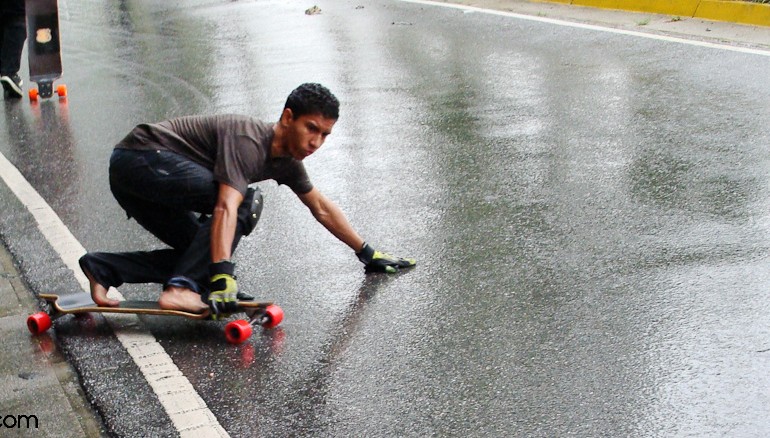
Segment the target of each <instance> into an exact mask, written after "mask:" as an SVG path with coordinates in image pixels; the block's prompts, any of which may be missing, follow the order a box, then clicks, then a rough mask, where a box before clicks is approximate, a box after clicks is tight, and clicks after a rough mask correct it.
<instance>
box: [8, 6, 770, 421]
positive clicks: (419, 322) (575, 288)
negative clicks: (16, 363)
mask: <svg viewBox="0 0 770 438" xmlns="http://www.w3.org/2000/svg"><path fill="white" fill-rule="evenodd" d="M171 3H174V4H171ZM176 3H177V2H165V1H153V2H150V1H145V2H138V1H137V2H133V1H112V2H104V1H101V0H66V1H65V0H61V19H62V32H63V46H64V48H65V49H64V66H65V78H64V81H63V82H65V83H66V84H67V85H68V87H69V89H70V96H69V98H68V100H67V101H66V103H59V102H57V101H55V100H54V101H46V102H43V103H42V104H40V105H37V106H30V104H29V103H28V102H27V101H26V100H23V101H21V102H8V101H6V103H5V111H4V117H0V148H1V149H0V152H2V153H3V154H4V155H5V156H6V157H8V159H9V160H11V161H12V162H13V163H14V164H15V165H16V166H17V167H18V168H19V169H20V170H21V171H22V172H23V174H24V175H25V177H26V178H27V179H28V180H29V181H30V182H31V183H32V184H33V185H34V186H35V187H36V188H37V190H38V191H39V192H40V194H41V195H42V196H43V197H44V198H45V199H46V200H47V201H48V203H49V204H50V205H51V206H52V207H53V208H54V210H55V211H56V212H57V213H58V214H59V216H60V217H61V218H62V220H63V221H64V223H65V224H66V225H67V226H68V227H69V228H70V230H71V231H72V233H73V234H74V235H75V237H76V238H77V239H78V240H79V241H80V242H81V243H82V244H83V246H84V247H86V248H87V249H89V250H115V251H118V250H126V249H142V248H152V247H155V246H157V245H158V243H157V242H156V241H154V240H153V238H151V237H150V236H149V235H148V234H147V233H145V232H144V231H143V230H141V229H140V228H139V227H138V226H137V225H136V224H135V223H134V222H133V221H126V220H125V215H124V213H122V211H121V210H120V209H119V207H118V206H117V204H116V203H115V201H114V200H113V199H112V196H111V195H110V193H109V189H108V187H107V175H106V170H107V160H108V157H109V154H110V152H111V148H112V146H113V145H114V144H115V143H117V142H118V141H119V140H120V139H121V138H122V136H123V135H125V134H126V133H127V132H128V131H129V130H130V129H131V128H132V127H133V126H134V125H135V124H137V123H140V122H145V121H157V120H161V119H165V118H168V117H173V116H180V115H186V114H198V113H223V112H237V113H247V114H252V115H255V116H258V117H261V118H264V119H266V120H274V119H277V117H278V115H279V113H280V110H281V108H282V105H283V102H284V100H285V97H286V95H287V94H288V93H289V92H290V91H291V90H292V89H293V88H294V87H295V86H296V85H298V84H299V83H302V82H307V81H317V82H321V83H324V84H325V85H327V86H328V87H329V88H330V89H332V91H334V92H335V93H336V94H337V96H338V97H339V98H340V100H341V102H342V110H341V118H340V121H339V122H338V123H337V125H336V126H335V129H334V133H333V135H332V136H331V137H330V138H329V140H328V142H327V143H326V145H325V146H324V147H323V148H322V149H321V151H320V152H318V153H317V154H316V155H314V156H313V157H311V158H309V159H308V160H307V161H306V165H307V167H308V170H309V173H310V176H311V179H312V180H313V182H314V183H315V185H316V186H317V187H319V188H320V189H321V191H323V192H324V193H325V194H326V195H327V196H329V197H330V198H332V199H334V200H335V201H337V202H338V203H339V204H340V206H341V207H342V208H343V210H344V211H345V212H346V213H347V215H348V217H349V219H350V220H351V222H352V223H353V224H354V226H355V227H356V228H357V229H358V230H359V231H360V233H361V234H362V235H363V236H364V237H365V238H366V239H367V240H368V241H370V242H372V243H373V244H374V245H375V246H376V247H378V248H379V249H383V250H386V251H389V252H393V253H395V254H398V255H403V256H410V257H415V258H417V259H418V262H419V265H418V267H417V268H415V269H413V270H411V271H409V272H405V273H402V274H399V275H395V276H377V275H371V276H366V275H364V273H363V271H362V267H361V265H360V263H359V262H358V261H357V260H356V258H355V257H354V255H353V254H352V253H351V252H350V251H349V250H348V249H347V248H346V247H345V246H344V245H342V244H340V243H338V242H337V241H336V240H335V239H334V238H333V237H331V236H330V235H329V234H328V233H326V232H325V230H323V229H322V227H321V226H320V225H318V224H316V223H315V222H314V220H313V219H312V217H311V216H310V214H309V213H308V212H307V211H306V209H305V208H303V207H302V205H301V203H300V202H299V201H298V200H297V199H296V198H295V197H294V196H293V195H292V194H291V192H290V191H289V190H288V189H287V188H285V187H280V188H279V187H278V186H277V185H275V183H262V184H261V185H260V186H261V187H262V188H263V189H264V190H265V192H266V199H265V202H266V208H265V211H264V213H263V216H262V220H261V222H260V224H259V226H258V228H257V231H256V232H255V233H254V234H252V236H250V237H248V238H246V239H245V240H244V241H242V243H241V245H240V246H239V248H238V251H237V253H236V262H237V265H238V274H239V285H240V287H241V288H242V289H244V290H247V291H250V292H253V293H255V294H257V295H258V296H259V297H260V298H261V299H272V300H275V301H277V302H278V303H280V305H281V306H282V307H283V309H284V311H285V312H286V317H285V321H284V323H283V324H282V326H281V327H280V328H278V329H276V330H273V331H270V332H264V333H263V332H261V331H259V330H258V331H257V332H256V333H255V335H254V336H253V338H252V339H251V340H250V341H249V342H248V343H246V344H244V345H240V346H231V345H227V344H226V343H224V342H223V339H222V333H221V329H222V324H218V323H213V322H208V323H198V322H194V321H187V320H182V319H174V318H152V317H149V318H142V320H143V322H144V324H145V325H146V327H147V328H149V329H150V330H151V331H152V333H153V334H154V335H155V337H156V338H157V339H158V340H159V342H160V343H161V345H162V346H163V347H164V348H165V350H166V351H167V352H168V353H169V355H170V356H171V357H172V358H173V360H174V362H175V363H176V365H177V366H178V367H179V368H180V370H182V372H183V373H184V374H185V376H187V378H188V379H189V380H190V382H191V383H192V384H193V385H194V387H195V389H196V390H197V391H198V393H199V394H200V395H201V397H202V398H203V399H204V400H205V402H206V403H207V405H208V406H209V408H210V409H211V410H212V411H213V412H214V413H215V414H216V416H217V418H218V420H219V422H220V423H221V424H222V425H223V426H224V428H225V429H226V430H227V431H228V432H229V433H230V434H231V435H232V436H273V435H277V436H287V435H296V436H427V435H434V436H463V435H468V436H511V435H513V436H570V435H574V436H640V435H644V436H682V435H693V436H721V435H731V436H761V435H766V434H767V433H768V432H770V421H769V420H768V419H767V406H768V405H770V403H769V402H770V400H768V399H769V398H770V378H768V375H767V373H766V370H767V368H768V366H770V322H769V321H768V317H767V313H768V309H769V307H770V306H768V304H767V301H768V300H767V290H768V286H770V284H769V283H770V276H768V274H767V272H768V269H769V268H770V257H769V255H770V251H769V250H770V245H769V243H768V242H770V177H769V176H768V175H770V160H769V159H768V144H770V134H769V133H768V132H770V131H768V129H767V127H768V126H770V105H768V102H770V86H768V85H767V82H766V81H764V80H763V78H765V77H766V76H767V72H768V71H770V58H769V57H765V56H757V55H750V54H742V53H735V52H730V51H725V50H719V49H713V48H703V47H695V46H688V45H684V44H680V43H674V42H666V41H654V40H649V39H643V38H639V37H634V36H627V35H615V34H608V33H603V32H597V31H591V30H581V29H575V28H567V27H561V26H557V25H554V24H547V23H537V22H530V21H523V20H519V19H515V18H511V17H502V16H492V15H486V14H481V13H463V12H462V11H459V10H450V9H444V8H439V7H434V6H420V5H415V4H407V3H399V2H379V1H364V0H362V1H355V2H349V1H342V2H334V3H329V4H322V5H320V6H321V8H322V10H323V12H322V13H321V14H320V15H313V16H308V15H305V14H304V10H305V9H306V8H307V7H309V6H312V5H311V4H308V3H302V2H296V1H289V2H278V1H268V2H262V1H260V2H256V1H242V2H229V1H219V0H217V1H214V0H208V1H185V2H178V3H182V5H177V4H176ZM0 201H1V202H2V203H3V205H5V206H6V211H5V213H4V214H3V215H0V231H1V232H2V236H3V238H4V240H5V241H6V242H7V243H8V245H9V247H10V248H11V250H12V251H13V252H14V254H15V256H16V257H17V259H18V260H19V261H20V263H21V267H22V270H23V271H24V272H25V273H26V275H27V277H28V281H29V283H30V285H31V286H32V287H33V288H34V289H35V290H36V291H38V292H45V291H48V292H51V291H57V292H61V293H64V292H68V291H74V290H76V289H77V285H76V283H75V281H74V279H73V278H72V277H71V274H69V273H68V271H67V270H66V268H64V267H63V266H62V265H61V262H60V261H58V260H57V259H56V257H55V256H54V255H52V252H51V250H50V248H49V247H48V246H47V244H46V243H45V242H44V241H43V240H42V238H41V237H40V236H39V233H38V232H37V231H36V230H35V228H34V226H33V225H31V224H30V223H29V218H28V214H27V213H25V211H24V208H23V207H22V206H21V204H20V203H19V202H18V201H17V200H15V199H14V198H13V197H12V195H10V194H9V192H8V190H7V188H5V187H1V188H0ZM157 289H158V288H157V287H154V286H151V287H147V286H126V287H123V288H121V291H122V292H123V294H124V295H126V296H127V297H130V298H133V299H153V298H155V297H157V293H158V290H157ZM56 338H57V340H58V342H59V344H60V346H61V348H62V349H64V350H65V351H66V352H67V354H68V355H69V357H70V360H71V361H72V362H73V363H74V364H75V366H76V367H77V368H78V370H79V372H80V373H81V375H82V377H83V380H84V382H83V385H84V387H85V388H86V391H87V392H88V393H89V395H90V396H91V397H92V398H93V399H94V401H95V404H96V405H97V407H98V409H99V410H100V412H101V413H102V415H103V416H104V417H105V421H106V423H107V425H108V427H109V428H110V430H111V431H112V432H113V433H115V434H118V435H126V436H132V435H137V436H138V435H142V434H146V433H150V434H163V435H165V434H169V433H173V430H172V429H171V425H170V423H169V421H168V418H166V417H165V416H164V414H163V413H162V409H161V408H160V407H159V405H158V403H157V402H156V401H155V400H154V397H153V395H152V393H151V391H150V389H149V387H148V386H147V385H146V384H145V382H143V380H142V377H141V376H138V375H137V370H136V367H135V366H134V365H133V364H132V362H131V360H130V358H128V356H127V355H126V354H125V352H123V351H122V348H121V346H120V344H118V343H117V341H115V339H114V338H113V337H112V336H111V335H110V331H109V328H108V327H106V326H105V325H104V324H103V321H102V319H101V318H100V317H98V316H97V317H94V318H93V319H78V320H75V319H71V318H69V319H64V320H62V321H60V322H59V323H58V324H57V334H56ZM113 382H114V383H115V384H114V385H112V383H113Z"/></svg>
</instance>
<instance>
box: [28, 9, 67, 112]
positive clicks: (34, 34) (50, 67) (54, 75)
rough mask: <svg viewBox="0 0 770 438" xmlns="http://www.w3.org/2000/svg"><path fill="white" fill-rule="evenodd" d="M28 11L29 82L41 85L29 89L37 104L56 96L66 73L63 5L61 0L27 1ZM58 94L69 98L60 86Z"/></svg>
mask: <svg viewBox="0 0 770 438" xmlns="http://www.w3.org/2000/svg"><path fill="white" fill-rule="evenodd" d="M26 8H27V41H28V45H27V54H28V58H29V80H30V81H31V82H36V83H37V86H38V88H32V89H30V90H29V99H30V100H31V101H33V102H34V101H37V100H38V98H39V97H41V98H44V99H47V98H49V97H51V96H53V92H54V87H53V83H54V81H56V80H57V79H59V78H60V77H61V74H62V63H61V39H60V36H59V4H58V1H57V0H26ZM56 94H58V95H59V97H60V98H62V97H65V96H67V86H66V85H63V84H61V85H59V86H57V87H56Z"/></svg>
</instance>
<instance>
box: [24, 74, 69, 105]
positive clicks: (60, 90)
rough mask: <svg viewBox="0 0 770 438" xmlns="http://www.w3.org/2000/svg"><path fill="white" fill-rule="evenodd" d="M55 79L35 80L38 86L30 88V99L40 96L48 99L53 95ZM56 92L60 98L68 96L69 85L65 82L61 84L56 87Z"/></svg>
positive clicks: (33, 99)
mask: <svg viewBox="0 0 770 438" xmlns="http://www.w3.org/2000/svg"><path fill="white" fill-rule="evenodd" d="M53 81H54V79H48V80H44V79H39V80H37V81H35V82H37V86H38V88H30V90H29V100H31V101H36V100H37V99H38V97H41V98H43V99H48V98H49V97H51V96H53ZM56 94H57V95H58V96H59V98H63V97H67V86H66V85H64V84H59V85H58V86H57V87H56Z"/></svg>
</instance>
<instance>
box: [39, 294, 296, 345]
mask: <svg viewBox="0 0 770 438" xmlns="http://www.w3.org/2000/svg"><path fill="white" fill-rule="evenodd" d="M40 298H41V299H43V300H45V301H46V302H47V303H48V304H50V307H51V310H50V311H49V312H37V313H35V314H32V315H30V316H29V317H28V318H27V328H28V329H29V331H30V332H31V333H32V334H35V335H37V334H41V333H44V332H45V331H46V330H48V329H49V328H51V325H52V322H53V320H54V319H56V318H59V317H61V316H64V315H67V314H84V313H133V314H137V315H159V316H183V317H185V318H190V319H198V320H205V319H209V317H210V312H209V311H208V310H207V311H205V312H203V313H194V312H185V311H181V310H166V309H161V308H160V306H159V305H158V302H157V301H132V300H129V301H121V302H120V305H119V306H118V307H102V306H98V305H97V304H96V303H94V301H93V300H92V299H91V294H88V293H76V294H72V295H63V296H61V297H60V296H59V295H55V294H40ZM238 312H240V313H245V314H246V316H247V318H248V320H245V319H238V320H235V321H231V322H229V323H227V325H225V339H227V342H230V343H231V344H240V343H242V342H244V341H246V340H247V339H249V337H250V336H251V333H252V331H253V327H254V326H256V325H260V326H262V327H263V328H265V329H271V328H274V327H277V326H278V325H279V324H280V323H281V321H282V320H283V309H281V308H280V307H279V306H278V305H276V304H273V303H271V302H257V301H238Z"/></svg>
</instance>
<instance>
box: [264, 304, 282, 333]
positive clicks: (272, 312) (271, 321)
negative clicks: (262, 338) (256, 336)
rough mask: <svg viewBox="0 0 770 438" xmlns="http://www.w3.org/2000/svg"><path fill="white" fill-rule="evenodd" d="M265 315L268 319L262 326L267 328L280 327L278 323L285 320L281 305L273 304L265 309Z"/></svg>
mask: <svg viewBox="0 0 770 438" xmlns="http://www.w3.org/2000/svg"><path fill="white" fill-rule="evenodd" d="M265 316H266V317H267V321H265V322H264V323H263V324H262V327H264V328H266V329H271V328H273V327H278V324H280V323H281V321H283V309H281V307H280V306H277V305H275V304H271V305H269V306H267V308H266V309H265Z"/></svg>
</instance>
